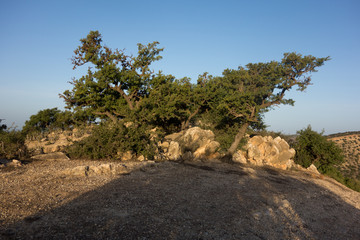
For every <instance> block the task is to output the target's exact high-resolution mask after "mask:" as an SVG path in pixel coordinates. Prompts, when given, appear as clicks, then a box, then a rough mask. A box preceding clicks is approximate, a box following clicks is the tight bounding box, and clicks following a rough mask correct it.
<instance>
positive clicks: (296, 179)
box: [0, 161, 360, 239]
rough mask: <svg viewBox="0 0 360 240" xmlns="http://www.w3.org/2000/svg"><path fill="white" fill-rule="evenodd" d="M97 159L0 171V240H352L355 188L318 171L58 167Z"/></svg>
mask: <svg viewBox="0 0 360 240" xmlns="http://www.w3.org/2000/svg"><path fill="white" fill-rule="evenodd" d="M100 164H103V162H93V161H52V162H46V161H35V162H32V163H29V164H26V165H23V166H21V167H18V168H1V169H0V239H360V226H359V224H360V193H358V192H354V191H352V190H350V189H348V188H346V187H344V186H342V185H340V184H338V183H336V182H335V181H333V180H331V179H328V178H326V177H323V176H317V175H313V174H310V173H307V172H303V171H280V170H277V169H273V168H255V167H254V168H253V167H249V166H241V165H237V164H225V163H219V162H208V163H202V162H188V163H174V162H163V163H153V164H149V165H147V166H144V165H139V164H130V163H125V165H127V166H126V169H127V171H123V172H122V174H111V175H109V174H102V175H97V176H87V177H86V176H75V175H68V174H64V170H65V169H69V168H74V167H76V166H83V165H100ZM114 164H120V163H114ZM121 164H123V163H121Z"/></svg>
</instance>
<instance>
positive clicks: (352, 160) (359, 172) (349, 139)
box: [328, 132, 360, 180]
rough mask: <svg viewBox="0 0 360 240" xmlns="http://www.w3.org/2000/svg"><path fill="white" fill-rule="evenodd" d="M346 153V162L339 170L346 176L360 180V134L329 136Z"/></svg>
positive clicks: (350, 133)
mask: <svg viewBox="0 0 360 240" xmlns="http://www.w3.org/2000/svg"><path fill="white" fill-rule="evenodd" d="M328 139H329V140H331V141H333V142H335V143H336V144H337V145H338V146H339V147H340V148H341V149H342V150H343V152H344V155H345V162H344V163H343V164H341V165H340V166H339V170H340V171H341V173H343V174H344V175H345V176H347V177H349V178H353V179H357V180H360V132H347V133H338V134H332V135H329V136H328Z"/></svg>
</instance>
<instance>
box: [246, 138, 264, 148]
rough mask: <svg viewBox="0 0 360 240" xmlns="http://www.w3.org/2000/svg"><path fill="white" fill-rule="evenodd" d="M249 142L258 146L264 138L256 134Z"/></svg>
mask: <svg viewBox="0 0 360 240" xmlns="http://www.w3.org/2000/svg"><path fill="white" fill-rule="evenodd" d="M249 142H250V143H251V144H252V145H255V146H258V145H260V144H262V143H263V142H264V139H263V138H262V137H261V136H254V137H252V138H251V139H250V140H249Z"/></svg>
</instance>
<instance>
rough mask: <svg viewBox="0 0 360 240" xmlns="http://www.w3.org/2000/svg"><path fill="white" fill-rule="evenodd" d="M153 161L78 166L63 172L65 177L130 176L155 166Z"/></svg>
mask: <svg viewBox="0 0 360 240" xmlns="http://www.w3.org/2000/svg"><path fill="white" fill-rule="evenodd" d="M154 164H155V162H153V161H146V162H142V163H140V162H131V163H130V162H129V163H104V164H101V165H99V166H97V165H85V166H77V167H75V168H69V169H66V170H64V171H63V174H65V175H75V176H86V177H88V176H99V175H119V174H128V173H130V172H132V171H134V170H137V169H142V168H145V167H149V166H152V165H154Z"/></svg>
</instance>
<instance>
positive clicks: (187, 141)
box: [158, 127, 220, 160]
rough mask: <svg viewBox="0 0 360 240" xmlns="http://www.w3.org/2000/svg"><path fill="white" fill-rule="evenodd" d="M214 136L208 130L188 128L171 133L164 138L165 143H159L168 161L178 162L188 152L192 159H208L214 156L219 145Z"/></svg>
mask: <svg viewBox="0 0 360 240" xmlns="http://www.w3.org/2000/svg"><path fill="white" fill-rule="evenodd" d="M214 139H215V134H214V133H213V132H212V131H210V130H203V129H201V128H199V127H193V128H189V129H187V130H184V131H181V132H178V133H173V134H171V135H168V136H166V137H165V140H166V141H167V142H168V144H166V141H165V142H163V143H159V144H158V146H160V147H161V148H162V152H163V153H165V156H166V157H167V158H169V159H170V160H178V159H180V158H182V157H183V154H185V153H187V152H190V153H191V157H190V155H189V154H188V156H184V158H192V159H210V158H213V157H215V156H217V155H216V152H217V149H218V148H219V146H220V143H218V142H216V141H215V140H214Z"/></svg>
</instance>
